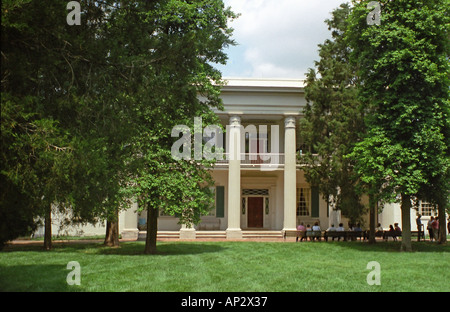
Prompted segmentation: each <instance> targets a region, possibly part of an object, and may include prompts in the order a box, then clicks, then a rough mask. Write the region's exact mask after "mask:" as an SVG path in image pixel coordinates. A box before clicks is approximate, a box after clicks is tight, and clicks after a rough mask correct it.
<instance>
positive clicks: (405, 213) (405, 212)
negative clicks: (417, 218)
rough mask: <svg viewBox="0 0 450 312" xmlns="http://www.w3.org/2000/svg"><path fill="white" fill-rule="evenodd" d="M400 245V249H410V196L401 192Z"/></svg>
mask: <svg viewBox="0 0 450 312" xmlns="http://www.w3.org/2000/svg"><path fill="white" fill-rule="evenodd" d="M401 208H402V247H401V251H412V246H411V196H409V195H404V194H402V205H401Z"/></svg>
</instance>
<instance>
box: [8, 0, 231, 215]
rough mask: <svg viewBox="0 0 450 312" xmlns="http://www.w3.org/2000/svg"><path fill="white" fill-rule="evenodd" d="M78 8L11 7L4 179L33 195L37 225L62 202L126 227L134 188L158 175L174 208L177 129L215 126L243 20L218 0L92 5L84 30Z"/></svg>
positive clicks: (85, 8)
mask: <svg viewBox="0 0 450 312" xmlns="http://www.w3.org/2000/svg"><path fill="white" fill-rule="evenodd" d="M66 4H67V3H63V2H61V1H56V0H53V1H46V2H43V1H32V0H30V1H21V2H17V1H3V2H2V69H1V73H2V172H1V174H2V179H6V180H7V183H11V184H12V187H15V189H16V190H17V192H20V193H21V194H24V195H26V196H29V197H30V200H31V201H32V202H33V205H30V206H29V207H28V208H29V211H30V212H33V213H30V216H36V215H41V213H42V210H43V209H42V207H46V208H45V209H44V210H47V209H48V207H49V205H50V203H54V202H58V203H60V205H58V209H61V210H64V209H66V208H70V209H72V210H73V215H74V216H75V219H76V220H77V221H80V222H87V221H89V222H94V221H96V220H98V219H110V218H114V216H115V215H116V212H117V209H120V208H121V207H125V206H126V201H127V198H126V196H129V193H127V192H125V191H124V188H126V187H127V186H129V185H130V183H129V182H130V179H132V180H133V181H135V180H134V179H136V178H137V177H140V180H139V181H142V179H143V177H149V176H150V173H152V172H155V170H156V171H158V170H159V171H158V172H159V173H161V175H159V176H157V175H155V176H152V179H153V178H156V177H159V179H160V180H159V183H157V184H159V187H160V189H159V190H160V191H161V194H163V195H164V196H163V197H162V198H167V199H168V200H172V199H171V196H169V194H166V193H167V192H168V191H166V190H165V189H164V188H165V187H167V184H168V183H167V181H170V179H171V172H172V169H173V165H171V163H172V162H173V161H172V160H171V159H170V160H169V159H168V157H166V156H161V155H167V152H166V151H169V152H170V146H171V144H172V138H171V136H170V134H171V129H172V127H173V126H175V125H176V124H189V122H192V117H193V116H199V117H203V118H204V120H205V122H211V121H214V120H215V119H214V118H215V116H214V114H213V113H212V112H211V109H210V107H211V106H214V107H221V103H220V99H219V92H220V88H219V87H218V84H220V83H221V81H220V79H221V74H220V72H219V71H218V70H216V69H215V68H214V67H213V64H214V63H224V62H225V61H226V54H225V53H224V52H223V49H224V48H225V47H226V46H227V45H229V44H233V41H232V40H231V39H230V37H231V32H232V29H230V28H228V26H227V22H228V20H229V19H233V18H235V15H234V14H233V13H232V12H231V10H230V9H229V8H225V7H224V5H223V2H222V1H217V0H202V1H200V0H198V1H188V2H186V1H176V0H161V1H143V2H138V3H134V2H133V3H131V2H128V1H123V2H120V1H119V2H117V1H80V4H81V9H82V14H81V25H79V26H69V25H67V23H66V15H67V13H68V11H67V9H66ZM199 94H200V95H203V96H204V98H205V100H203V101H199V100H198V95H199ZM3 112H5V114H3ZM4 121H5V123H4ZM142 156H144V157H142ZM160 156H161V157H163V158H160V159H159V158H158V157H160ZM157 160H159V161H160V162H161V163H162V164H163V165H161V166H160V167H162V168H164V167H166V169H164V170H162V171H161V170H160V169H161V168H158V167H159V166H156V167H155V161H157ZM146 162H148V163H147V164H146ZM164 164H167V165H164ZM188 165H190V166H191V167H188ZM177 168H178V172H177V173H176V174H175V173H174V176H176V177H181V176H183V174H182V173H181V172H183V170H186V174H185V175H184V181H189V180H190V179H191V180H193V179H194V178H193V177H194V174H193V172H194V171H198V173H197V174H196V175H197V176H199V177H202V176H203V173H200V170H201V169H203V166H199V165H198V164H184V163H183V164H180V165H177ZM157 169H158V170H157ZM191 169H192V170H191ZM194 169H195V170H194ZM162 172H164V173H162ZM180 179H181V178H180ZM180 179H178V180H177V181H180V183H181V181H182V180H180ZM206 180H207V179H206ZM164 181H166V183H164ZM169 184H170V183H169ZM153 185H154V186H155V185H156V184H153ZM191 186H192V185H191ZM198 187H200V186H198ZM203 187H204V186H203V185H202V186H201V187H200V188H203ZM152 192H153V193H152V194H155V192H156V193H158V192H159V191H158V189H153V191H152ZM174 192H175V190H174ZM183 192H184V193H185V194H187V195H188V196H187V197H186V196H185V197H184V198H190V199H192V198H195V200H194V202H197V197H196V196H194V195H195V194H190V193H189V192H187V191H186V190H184V191H183ZM204 193H205V192H203V193H201V194H204ZM5 198H6V197H5ZM153 198H154V199H155V200H156V201H157V202H158V205H159V200H160V199H159V198H157V197H153ZM44 199H45V200H44ZM128 199H130V198H128ZM203 201H205V198H204V196H199V197H198V202H200V203H201V202H203ZM180 202H181V201H180ZM185 202H188V201H187V200H186V199H185ZM9 204H11V205H12V203H9ZM9 204H8V203H5V202H4V201H2V209H6V207H7V206H8V205H9ZM168 206H170V207H172V206H173V205H172V204H170V205H168ZM36 207H41V208H39V209H36ZM188 207H190V208H192V209H194V210H195V209H197V206H196V205H195V204H194V203H191V202H188ZM177 209H178V208H177ZM168 210H170V209H168ZM188 220H194V219H193V217H191V218H189V219H188ZM189 222H191V221H189Z"/></svg>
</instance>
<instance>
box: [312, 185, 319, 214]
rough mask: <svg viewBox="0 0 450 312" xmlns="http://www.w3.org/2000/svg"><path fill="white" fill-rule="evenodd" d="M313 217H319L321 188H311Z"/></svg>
mask: <svg viewBox="0 0 450 312" xmlns="http://www.w3.org/2000/svg"><path fill="white" fill-rule="evenodd" d="M311 217H313V218H318V217H319V188H318V187H312V188H311Z"/></svg>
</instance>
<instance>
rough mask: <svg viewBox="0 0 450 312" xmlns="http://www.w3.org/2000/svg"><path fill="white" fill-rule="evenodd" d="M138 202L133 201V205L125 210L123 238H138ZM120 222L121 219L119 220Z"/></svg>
mask: <svg viewBox="0 0 450 312" xmlns="http://www.w3.org/2000/svg"><path fill="white" fill-rule="evenodd" d="M137 210H138V203H137V202H136V201H133V203H132V204H131V207H130V208H129V209H127V210H125V211H124V212H123V213H121V215H123V218H124V220H123V221H124V222H123V229H122V231H121V234H122V238H123V239H138V236H139V230H138V228H137V224H138V214H137ZM119 222H120V220H119Z"/></svg>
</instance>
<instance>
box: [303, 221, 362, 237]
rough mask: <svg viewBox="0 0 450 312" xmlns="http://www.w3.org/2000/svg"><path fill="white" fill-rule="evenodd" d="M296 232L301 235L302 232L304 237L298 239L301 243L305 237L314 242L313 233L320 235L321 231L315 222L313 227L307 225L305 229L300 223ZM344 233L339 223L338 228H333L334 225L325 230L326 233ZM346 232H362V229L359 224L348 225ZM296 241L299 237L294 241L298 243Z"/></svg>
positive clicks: (341, 224) (342, 225) (342, 226)
mask: <svg viewBox="0 0 450 312" xmlns="http://www.w3.org/2000/svg"><path fill="white" fill-rule="evenodd" d="M297 231H299V232H301V233H302V232H304V234H305V235H300V239H301V241H303V240H304V239H306V238H307V237H310V239H311V240H314V239H315V238H316V237H315V235H313V233H321V231H322V229H321V228H320V225H319V222H315V223H314V225H313V226H311V225H309V224H307V225H306V227H305V225H304V223H303V222H302V223H300V225H298V226H297ZM344 231H346V230H345V228H344V224H343V223H339V226H338V227H335V226H334V224H332V225H331V226H330V227H329V228H328V229H327V230H326V232H344ZM347 231H354V232H362V228H361V226H360V225H359V224H357V225H356V226H353V225H352V224H351V223H349V225H348V230H347ZM318 237H319V236H318ZM318 237H317V238H318ZM298 239H299V236H297V239H296V241H298ZM333 240H334V239H333Z"/></svg>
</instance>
